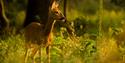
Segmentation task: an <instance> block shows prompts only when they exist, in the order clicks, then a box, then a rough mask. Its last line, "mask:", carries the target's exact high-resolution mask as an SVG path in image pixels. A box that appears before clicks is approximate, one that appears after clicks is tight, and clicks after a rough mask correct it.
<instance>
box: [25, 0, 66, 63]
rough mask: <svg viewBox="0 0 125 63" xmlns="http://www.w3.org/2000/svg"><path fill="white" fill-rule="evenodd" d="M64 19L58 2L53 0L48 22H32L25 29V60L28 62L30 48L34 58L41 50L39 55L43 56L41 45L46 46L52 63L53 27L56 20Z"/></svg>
mask: <svg viewBox="0 0 125 63" xmlns="http://www.w3.org/2000/svg"><path fill="white" fill-rule="evenodd" d="M64 19H65V17H64V16H63V14H62V13H61V11H60V10H59V8H58V3H57V2H56V1H55V0H53V2H52V6H51V7H50V10H49V17H48V21H47V23H46V24H41V23H38V22H32V23H30V24H29V25H28V26H26V28H25V31H24V36H25V43H26V53H25V62H27V58H28V57H27V56H28V49H30V48H33V49H32V51H31V58H32V60H33V58H34V56H35V54H36V52H37V51H39V55H40V56H41V51H40V50H41V47H45V48H46V54H47V59H48V63H50V45H51V42H52V36H53V33H52V31H53V27H54V24H55V22H56V21H64ZM33 62H34V60H33Z"/></svg>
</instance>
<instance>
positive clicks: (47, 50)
mask: <svg viewBox="0 0 125 63" xmlns="http://www.w3.org/2000/svg"><path fill="white" fill-rule="evenodd" d="M46 54H47V63H50V46H49V45H48V46H47V47H46Z"/></svg>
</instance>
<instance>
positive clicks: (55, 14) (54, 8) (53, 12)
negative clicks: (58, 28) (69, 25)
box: [49, 0, 66, 22]
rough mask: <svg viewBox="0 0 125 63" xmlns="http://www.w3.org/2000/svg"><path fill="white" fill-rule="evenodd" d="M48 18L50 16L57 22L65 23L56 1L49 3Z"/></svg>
mask: <svg viewBox="0 0 125 63" xmlns="http://www.w3.org/2000/svg"><path fill="white" fill-rule="evenodd" d="M49 10H50V11H49V16H51V18H53V19H54V20H57V21H60V20H61V21H63V22H64V21H65V20H66V19H65V16H64V15H63V13H62V12H61V10H60V9H59V2H58V1H56V0H53V2H52V3H51V6H50V8H49Z"/></svg>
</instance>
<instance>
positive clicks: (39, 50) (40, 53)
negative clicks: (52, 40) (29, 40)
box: [38, 46, 41, 63]
mask: <svg viewBox="0 0 125 63" xmlns="http://www.w3.org/2000/svg"><path fill="white" fill-rule="evenodd" d="M38 53H39V63H41V46H39V51H38Z"/></svg>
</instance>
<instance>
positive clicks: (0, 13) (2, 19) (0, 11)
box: [0, 0, 9, 35]
mask: <svg viewBox="0 0 125 63" xmlns="http://www.w3.org/2000/svg"><path fill="white" fill-rule="evenodd" d="M8 27H9V21H8V19H7V18H6V15H5V10H4V4H3V0H0V35H3V34H6V32H7V30H8Z"/></svg>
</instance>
